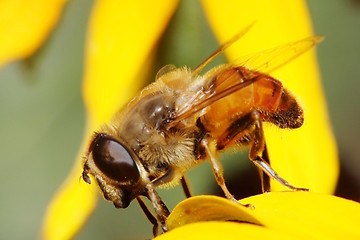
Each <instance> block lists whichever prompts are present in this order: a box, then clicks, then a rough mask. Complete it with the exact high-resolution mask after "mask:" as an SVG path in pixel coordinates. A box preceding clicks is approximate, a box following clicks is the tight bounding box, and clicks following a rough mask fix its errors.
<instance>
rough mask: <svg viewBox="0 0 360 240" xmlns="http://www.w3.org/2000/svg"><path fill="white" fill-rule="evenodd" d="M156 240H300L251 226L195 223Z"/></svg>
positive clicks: (213, 222)
mask: <svg viewBox="0 0 360 240" xmlns="http://www.w3.org/2000/svg"><path fill="white" fill-rule="evenodd" d="M155 239H156V240H170V239H171V240H183V239H194V240H195V239H196V240H198V239H206V240H222V239H251V240H256V239H259V240H264V239H267V240H268V239H269V240H270V239H273V240H282V239H284V240H289V239H292V240H301V239H303V238H298V237H295V236H293V235H289V234H286V233H282V232H279V231H274V230H272V229H268V228H264V227H260V226H258V225H252V224H239V223H234V222H217V221H211V222H197V223H193V224H189V225H185V226H183V227H181V228H177V229H174V230H172V231H170V232H167V233H166V234H163V235H160V236H158V237H156V238H155Z"/></svg>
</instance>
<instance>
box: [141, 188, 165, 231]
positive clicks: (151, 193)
mask: <svg viewBox="0 0 360 240" xmlns="http://www.w3.org/2000/svg"><path fill="white" fill-rule="evenodd" d="M154 188H155V187H154V185H153V183H148V184H146V189H147V197H148V198H149V200H150V201H151V204H152V205H153V207H154V210H155V213H156V217H157V220H158V221H159V222H160V224H161V228H162V230H163V232H167V231H168V228H167V224H166V218H167V216H169V214H170V212H169V210H168V209H167V207H166V205H165V204H164V202H163V201H162V200H161V198H160V196H159V194H158V193H157V192H156V191H155V189H154Z"/></svg>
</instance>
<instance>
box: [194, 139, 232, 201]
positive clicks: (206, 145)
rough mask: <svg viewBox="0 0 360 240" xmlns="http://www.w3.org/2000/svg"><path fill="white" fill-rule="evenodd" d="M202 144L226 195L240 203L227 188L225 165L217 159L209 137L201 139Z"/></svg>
mask: <svg viewBox="0 0 360 240" xmlns="http://www.w3.org/2000/svg"><path fill="white" fill-rule="evenodd" d="M201 145H202V146H203V147H204V148H205V151H206V154H207V156H208V157H209V160H210V163H211V167H212V170H213V173H214V176H215V179H216V182H217V184H218V185H219V186H220V187H221V189H222V190H223V192H224V194H225V196H226V197H227V198H228V199H230V200H231V201H233V202H236V203H239V202H238V201H237V200H236V199H235V198H234V196H233V195H232V194H231V193H230V191H229V190H228V189H227V187H226V185H225V180H224V175H223V172H224V170H223V166H222V164H221V163H220V162H219V160H218V159H216V157H215V152H214V150H212V149H210V147H211V146H210V143H209V142H208V140H207V139H203V140H202V141H201Z"/></svg>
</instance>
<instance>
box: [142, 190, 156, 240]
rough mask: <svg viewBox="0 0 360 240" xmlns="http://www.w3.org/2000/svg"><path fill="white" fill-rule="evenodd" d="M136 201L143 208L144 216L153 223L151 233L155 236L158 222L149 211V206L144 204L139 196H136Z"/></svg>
mask: <svg viewBox="0 0 360 240" xmlns="http://www.w3.org/2000/svg"><path fill="white" fill-rule="evenodd" d="M136 200H137V202H138V203H139V205H140V207H141V209H142V210H143V212H144V214H145V216H146V217H147V219H148V220H149V221H150V222H151V223H152V225H153V235H154V237H156V236H157V235H158V227H159V225H158V222H157V220H156V218H155V217H154V215H152V213H151V212H150V210H149V208H148V207H147V206H146V204H145V202H144V201H143V200H142V199H141V197H136Z"/></svg>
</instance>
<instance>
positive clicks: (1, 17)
mask: <svg viewBox="0 0 360 240" xmlns="http://www.w3.org/2000/svg"><path fill="white" fill-rule="evenodd" d="M66 2H67V0H50V1H49V0H33V1H28V0H2V1H0V36H1V37H0V46H1V47H0V67H1V66H3V65H4V64H5V63H7V62H10V61H14V60H17V59H23V58H26V57H29V56H30V55H31V54H33V53H34V52H35V51H36V50H37V49H38V48H39V47H40V45H41V44H42V43H43V42H44V41H45V39H46V38H47V36H48V35H49V33H50V32H51V30H52V29H53V27H54V25H55V24H56V23H57V21H58V19H59V17H60V15H61V12H62V9H63V7H64V4H65V3H66Z"/></svg>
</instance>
